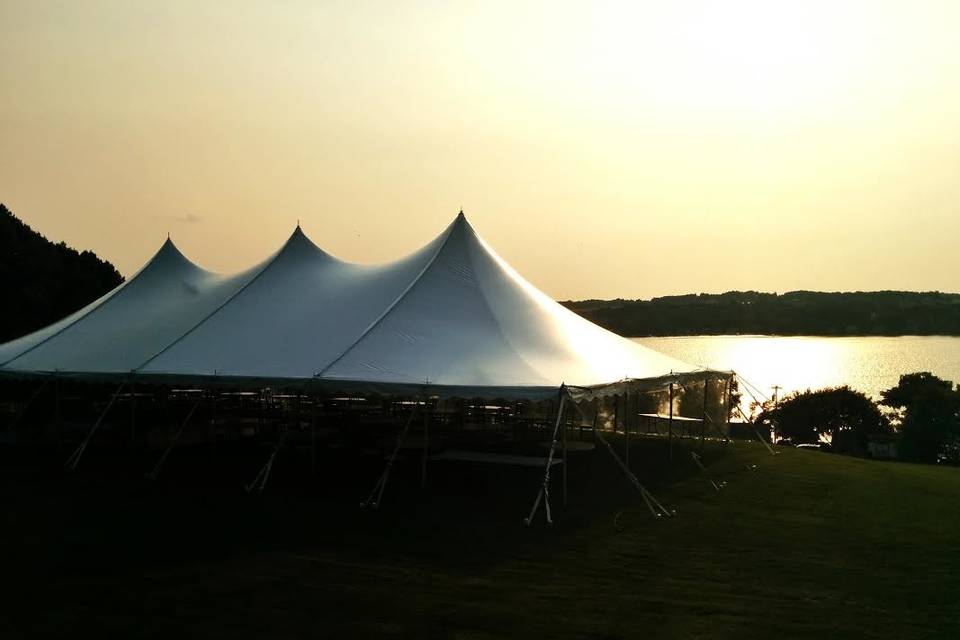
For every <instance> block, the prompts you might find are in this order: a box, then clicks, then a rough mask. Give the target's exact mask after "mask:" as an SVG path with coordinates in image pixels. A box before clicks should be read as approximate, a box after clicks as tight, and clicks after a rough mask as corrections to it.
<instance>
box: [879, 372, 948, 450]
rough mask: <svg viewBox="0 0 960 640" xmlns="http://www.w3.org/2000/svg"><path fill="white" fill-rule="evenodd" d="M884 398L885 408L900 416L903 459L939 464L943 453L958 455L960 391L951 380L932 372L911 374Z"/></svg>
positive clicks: (884, 395) (882, 396) (882, 394)
mask: <svg viewBox="0 0 960 640" xmlns="http://www.w3.org/2000/svg"><path fill="white" fill-rule="evenodd" d="M881 398H882V400H881V401H880V403H881V404H882V405H885V406H887V407H890V408H892V409H894V410H895V411H896V413H897V420H898V422H899V423H900V424H899V428H900V452H901V456H903V457H904V458H907V459H908V460H915V461H917V462H936V461H937V460H938V456H940V455H941V454H947V455H948V456H951V455H952V456H953V457H955V456H956V451H957V447H956V443H957V439H958V438H960V389H954V387H953V383H952V382H951V381H949V380H943V379H941V378H938V377H937V376H935V375H933V374H932V373H929V372H921V373H908V374H906V375H903V376H900V382H899V383H898V384H897V386H895V387H893V388H891V389H887V390H886V391H884V392H882V393H881Z"/></svg>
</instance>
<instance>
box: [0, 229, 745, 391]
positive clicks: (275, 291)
mask: <svg viewBox="0 0 960 640" xmlns="http://www.w3.org/2000/svg"><path fill="white" fill-rule="evenodd" d="M0 373H6V374H12V375H41V374H51V373H55V374H57V375H63V376H80V377H107V378H109V377H121V378H122V377H127V376H135V377H136V378H137V379H150V380H157V381H163V380H171V381H172V380H184V379H189V380H194V381H198V380H199V381H202V380H208V381H218V382H227V383H229V382H231V381H236V382H241V381H267V382H273V383H277V384H281V383H294V384H300V383H304V384H311V385H315V386H316V387H318V388H321V389H329V390H355V389H359V390H369V391H372V392H387V393H390V392H393V393H403V392H408V391H414V390H420V389H423V388H424V387H425V386H426V387H429V389H430V392H431V393H434V394H440V395H449V396H452V395H459V396H463V397H478V396H485V397H525V398H531V399H537V398H548V397H556V393H557V390H558V388H560V387H561V385H564V384H565V385H566V387H567V388H568V389H574V390H576V393H579V394H580V395H581V396H591V395H594V394H600V395H605V394H606V393H618V392H619V391H617V390H616V389H617V385H624V384H629V388H631V389H636V388H639V387H642V386H649V387H659V388H662V387H663V386H665V385H666V384H669V383H670V382H672V381H679V380H682V379H691V378H697V379H702V378H704V377H707V376H717V375H729V374H724V373H723V372H710V371H704V370H702V369H697V368H695V367H693V366H691V365H688V364H686V363H683V362H680V361H678V360H675V359H673V358H671V357H668V356H666V355H664V354H661V353H658V352H656V351H653V350H651V349H648V348H645V347H643V346H641V345H639V344H636V343H634V342H632V341H630V340H626V339H624V338H621V337H620V336H617V335H615V334H613V333H611V332H609V331H606V330H605V329H602V328H600V327H598V326H596V325H594V324H592V323H590V322H588V321H587V320H585V319H583V318H581V317H580V316H578V315H576V314H575V313H573V312H571V311H569V310H567V309H566V308H564V307H563V306H562V305H560V304H558V303H556V302H555V301H554V300H552V299H550V298H549V297H548V296H547V295H545V294H544V293H542V292H541V291H539V290H538V289H536V288H535V287H534V286H533V285H531V284H530V283H529V282H527V281H526V280H524V279H523V278H522V277H521V276H520V275H519V274H518V273H517V272H516V271H514V270H513V269H512V268H511V267H510V266H509V265H508V264H507V263H506V262H504V260H503V259H502V258H500V257H499V256H498V255H497V254H496V253H495V252H494V251H493V249H492V248H491V247H490V246H489V245H487V244H486V243H485V242H484V241H483V240H482V239H481V238H480V237H479V236H478V235H477V234H476V232H475V231H474V230H473V228H472V227H471V226H470V224H469V223H468V222H467V219H466V217H465V216H464V215H463V213H462V212H461V213H460V215H458V216H457V218H456V219H455V220H454V221H453V222H452V223H451V224H450V225H449V226H448V227H447V228H446V229H445V230H444V231H443V232H442V233H441V234H440V235H439V236H437V237H436V238H435V239H434V240H433V241H431V242H430V243H429V244H427V245H426V246H424V247H423V248H422V249H420V250H419V251H417V252H415V253H413V254H412V255H410V256H408V257H406V258H404V259H401V260H398V261H396V262H391V263H388V264H382V265H374V266H370V265H359V264H352V263H348V262H344V261H342V260H339V259H337V258H335V257H333V256H331V255H329V254H327V253H326V252H324V251H323V250H322V249H320V248H319V247H317V246H316V245H314V244H313V243H312V242H311V241H310V240H309V239H308V238H307V237H306V236H305V235H304V233H303V232H302V231H301V229H300V228H299V227H297V229H296V230H295V231H294V232H293V235H291V236H290V238H289V239H288V240H287V242H286V243H285V244H284V246H283V247H282V248H281V249H280V250H279V251H278V252H277V253H275V254H274V255H273V256H271V257H270V258H268V259H267V260H265V261H264V262H262V263H260V264H258V265H256V266H254V267H253V268H250V269H248V270H246V271H243V272H241V273H237V274H232V275H221V274H216V273H212V272H210V271H207V270H205V269H202V268H200V267H199V266H197V265H196V264H194V263H193V262H191V261H190V260H188V259H187V258H186V257H184V256H183V254H181V253H180V251H179V250H178V249H177V248H176V247H175V246H174V244H173V242H172V241H170V240H169V239H168V240H167V242H166V243H165V244H164V245H163V246H162V247H161V248H160V250H159V251H158V252H157V254H156V255H155V256H154V257H153V258H152V259H151V260H150V261H149V262H148V263H147V264H146V266H144V267H143V268H142V269H141V270H140V271H139V272H138V273H137V274H136V275H134V276H133V277H131V278H130V279H129V280H128V281H127V282H125V283H124V284H123V285H121V286H119V287H117V288H116V289H114V290H113V291H111V292H109V293H108V294H106V295H104V296H103V297H102V298H100V299H99V300H96V301H95V302H93V303H91V304H90V305H88V306H87V307H85V308H83V309H81V310H80V311H78V312H76V313H74V314H73V315H71V316H69V317H67V318H64V319H63V320H61V321H60V322H57V323H55V324H53V325H51V326H49V327H46V328H44V329H41V330H40V331H37V332H35V333H32V334H29V335H27V336H24V337H22V338H19V339H17V340H13V341H12V342H8V343H6V344H3V345H0Z"/></svg>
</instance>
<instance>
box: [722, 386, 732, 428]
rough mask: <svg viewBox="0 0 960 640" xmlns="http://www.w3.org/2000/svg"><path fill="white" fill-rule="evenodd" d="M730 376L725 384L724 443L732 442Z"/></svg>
mask: <svg viewBox="0 0 960 640" xmlns="http://www.w3.org/2000/svg"><path fill="white" fill-rule="evenodd" d="M731 380H733V378H731V377H730V376H727V381H726V383H725V384H724V385H723V425H724V427H726V428H725V429H724V434H723V444H729V443H730V384H731Z"/></svg>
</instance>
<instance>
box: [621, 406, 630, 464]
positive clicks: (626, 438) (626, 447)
mask: <svg viewBox="0 0 960 640" xmlns="http://www.w3.org/2000/svg"><path fill="white" fill-rule="evenodd" d="M629 406H630V394H626V395H624V396H623V411H624V414H625V415H624V416H623V459H624V461H625V463H626V465H627V468H628V469H629V468H630V412H629V411H628V409H627V408H628V407H629Z"/></svg>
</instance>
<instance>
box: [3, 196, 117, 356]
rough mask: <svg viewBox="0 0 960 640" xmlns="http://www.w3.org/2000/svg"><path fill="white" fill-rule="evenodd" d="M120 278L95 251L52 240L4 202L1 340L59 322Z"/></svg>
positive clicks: (112, 267)
mask: <svg viewBox="0 0 960 640" xmlns="http://www.w3.org/2000/svg"><path fill="white" fill-rule="evenodd" d="M121 282H123V278H122V277H121V276H120V273H119V272H118V271H117V270H116V269H115V268H114V266H113V265H112V264H110V263H109V262H106V261H104V260H101V259H100V258H98V257H97V256H96V254H95V253H93V252H92V251H77V250H76V249H72V248H70V247H68V246H67V245H66V244H65V243H63V242H59V243H53V242H50V241H49V240H47V239H46V238H45V237H43V236H42V235H40V234H39V233H37V232H36V231H34V230H33V229H31V228H30V227H29V226H28V225H27V224H25V223H24V222H23V221H22V220H20V219H19V218H17V217H16V216H15V215H13V213H12V212H11V211H10V210H9V209H8V208H7V207H6V206H5V205H3V204H0V295H2V296H3V307H4V310H5V313H0V342H6V341H7V340H12V339H13V338H17V337H19V336H22V335H24V334H27V333H30V332H31V331H35V330H37V329H40V328H42V327H45V326H47V325H49V324H51V323H53V322H56V321H57V320H59V319H61V318H63V317H65V316H67V315H69V314H71V313H73V312H74V311H76V310H77V309H80V308H82V307H84V306H85V305H87V304H88V303H90V302H92V301H94V300H96V299H97V298H99V297H100V296H102V295H103V294H105V293H106V292H108V291H110V290H111V289H113V288H114V287H116V286H117V285H119V284H120V283H121Z"/></svg>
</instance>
